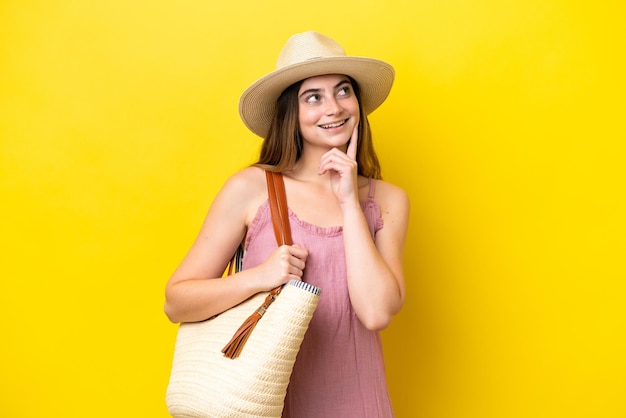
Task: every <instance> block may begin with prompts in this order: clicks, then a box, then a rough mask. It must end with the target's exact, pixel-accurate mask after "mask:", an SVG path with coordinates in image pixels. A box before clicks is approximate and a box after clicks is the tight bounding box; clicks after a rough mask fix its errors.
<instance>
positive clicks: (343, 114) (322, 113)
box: [298, 74, 359, 148]
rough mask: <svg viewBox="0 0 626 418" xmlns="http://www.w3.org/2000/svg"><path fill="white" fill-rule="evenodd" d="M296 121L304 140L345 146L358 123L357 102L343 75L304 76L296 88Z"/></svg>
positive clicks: (323, 144)
mask: <svg viewBox="0 0 626 418" xmlns="http://www.w3.org/2000/svg"><path fill="white" fill-rule="evenodd" d="M298 122H299V125H300V134H301V135H302V138H303V140H304V141H305V142H308V143H310V144H315V145H318V146H323V147H325V148H326V147H331V148H332V147H339V148H345V145H346V143H347V142H348V140H349V139H350V137H351V135H352V130H353V129H354V127H355V126H356V125H357V124H358V123H359V103H358V100H357V98H356V95H355V94H354V90H353V89H352V84H351V83H350V79H349V78H348V77H347V76H345V75H337V74H332V75H322V76H316V77H311V78H307V79H306V80H304V81H303V82H302V85H301V86H300V89H299V90H298Z"/></svg>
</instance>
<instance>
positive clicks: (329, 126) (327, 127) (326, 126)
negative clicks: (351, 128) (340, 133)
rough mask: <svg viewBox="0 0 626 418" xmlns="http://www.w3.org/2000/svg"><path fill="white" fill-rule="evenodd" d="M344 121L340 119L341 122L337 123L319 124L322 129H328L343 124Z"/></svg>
mask: <svg viewBox="0 0 626 418" xmlns="http://www.w3.org/2000/svg"><path fill="white" fill-rule="evenodd" d="M344 123H346V121H345V120H342V121H341V122H337V123H331V124H330V125H321V126H322V128H324V129H330V128H338V127H340V126H341V125H343V124H344Z"/></svg>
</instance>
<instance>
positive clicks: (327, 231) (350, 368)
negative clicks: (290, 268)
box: [243, 180, 393, 418]
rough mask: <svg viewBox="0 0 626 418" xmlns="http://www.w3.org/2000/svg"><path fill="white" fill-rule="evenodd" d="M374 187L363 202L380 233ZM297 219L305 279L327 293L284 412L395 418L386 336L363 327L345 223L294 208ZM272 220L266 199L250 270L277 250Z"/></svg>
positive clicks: (251, 241) (315, 417) (249, 242)
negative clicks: (309, 216) (302, 214)
mask: <svg viewBox="0 0 626 418" xmlns="http://www.w3.org/2000/svg"><path fill="white" fill-rule="evenodd" d="M374 185H375V182H374V181H373V180H370V190H369V197H368V199H367V200H365V201H364V202H363V203H362V208H363V212H364V214H365V217H366V219H367V223H368V225H369V228H370V231H371V233H372V236H373V237H375V235H376V232H377V231H378V230H380V229H381V228H382V227H383V221H382V218H381V216H380V207H379V206H378V203H377V202H376V201H375V200H374V192H375V188H374ZM289 219H290V224H291V233H292V238H293V242H294V243H295V244H298V245H300V246H302V247H304V248H307V249H308V250H309V256H308V258H307V262H306V268H305V271H304V278H303V280H304V281H305V282H307V283H311V284H313V285H315V286H318V287H320V288H321V289H322V293H321V295H320V299H319V304H318V306H317V310H316V311H315V314H314V315H313V319H312V320H311V324H310V325H309V329H308V331H307V333H306V335H305V337H304V341H303V342H302V346H301V348H300V352H299V353H298V358H297V360H296V364H295V366H294V370H293V374H292V375H291V380H290V383H289V388H288V389H287V396H286V398H285V408H284V410H283V417H284V418H388V417H393V410H392V408H391V401H390V398H389V393H388V391H387V384H386V379H385V368H384V361H383V352H382V344H381V338H380V334H379V333H378V332H373V331H369V330H367V329H366V328H365V327H364V326H363V325H362V324H361V322H360V321H359V320H358V318H357V317H356V314H355V313H354V310H353V309H352V305H351V303H350V298H349V295H348V286H347V279H346V265H345V253H344V249H343V245H344V244H343V233H342V227H341V226H333V227H326V228H323V227H319V226H316V225H312V224H309V223H306V222H303V221H302V220H300V219H298V217H297V216H296V214H295V213H293V212H292V211H291V210H289ZM271 222H272V221H271V217H270V210H269V203H268V202H267V201H266V202H265V203H263V204H262V205H261V206H260V207H259V209H258V211H257V214H256V216H255V218H254V220H253V221H252V223H251V225H250V228H249V230H248V234H247V237H246V243H245V247H246V254H245V256H244V259H243V268H244V269H246V268H251V267H254V266H256V265H258V264H260V263H262V262H263V261H265V260H266V259H267V257H268V256H269V254H270V253H271V252H272V251H273V250H274V249H275V248H276V245H277V244H276V239H275V238H274V231H273V229H272V223H271ZM372 297H376V295H372Z"/></svg>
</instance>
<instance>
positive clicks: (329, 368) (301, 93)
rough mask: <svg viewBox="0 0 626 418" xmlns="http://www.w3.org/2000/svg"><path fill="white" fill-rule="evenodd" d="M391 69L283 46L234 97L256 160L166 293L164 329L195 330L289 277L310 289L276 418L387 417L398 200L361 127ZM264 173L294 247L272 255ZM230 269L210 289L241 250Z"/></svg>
mask: <svg viewBox="0 0 626 418" xmlns="http://www.w3.org/2000/svg"><path fill="white" fill-rule="evenodd" d="M393 78H394V71H393V68H392V67H391V66H390V65H389V64H387V63H384V62H382V61H379V60H374V59H370V58H363V57H351V56H347V55H346V54H345V52H344V50H343V48H342V47H341V46H339V45H338V44H337V43H336V42H335V41H333V40H332V39H330V38H328V37H326V36H323V35H321V34H319V33H316V32H312V31H310V32H305V33H301V34H297V35H294V36H293V37H291V38H290V39H289V40H288V41H287V43H286V45H285V46H284V48H283V49H282V51H281V53H280V56H279V59H278V63H277V69H276V70H275V71H273V72H272V73H270V74H268V75H266V76H265V77H263V78H261V79H259V80H258V81H257V82H255V83H254V84H253V85H252V86H251V87H250V88H248V89H247V90H246V92H244V94H243V95H242V97H241V101H240V114H241V117H242V119H243V121H244V123H245V124H246V126H248V128H250V129H251V130H252V132H254V133H255V134H257V135H259V136H261V137H263V138H264V142H263V145H262V149H261V155H260V158H259V161H258V162H257V163H256V164H255V165H253V166H251V167H248V168H246V169H244V170H242V171H240V172H238V173H236V174H234V175H233V176H232V177H231V178H230V179H229V180H228V181H227V182H226V184H225V185H224V186H223V188H222V190H221V191H220V192H219V194H218V195H217V197H216V198H215V200H214V202H213V204H212V206H211V208H210V210H209V212H208V214H207V216H206V219H205V221H204V224H203V225H202V228H201V230H200V233H199V235H198V237H197V239H196V241H195V242H194V243H193V245H192V247H191V249H190V251H189V253H188V254H187V256H186V257H185V258H184V260H183V261H182V263H181V264H180V266H179V267H178V269H177V270H176V271H175V272H174V274H173V276H172V277H171V279H170V280H169V282H168V284H167V288H166V302H165V312H166V314H167V316H168V317H169V318H170V320H171V321H173V322H193V321H200V320H204V319H207V318H209V317H211V316H212V315H215V314H217V313H219V312H222V311H224V310H226V309H229V308H230V307H232V306H234V305H236V304H238V303H240V302H241V301H243V300H245V299H247V298H249V297H250V296H252V295H254V294H256V293H258V292H262V291H268V290H271V289H273V288H274V287H276V286H278V285H280V284H284V283H286V282H288V281H289V280H291V279H302V280H304V281H306V282H309V283H311V284H313V285H315V286H318V287H320V288H322V294H321V296H320V299H319V303H318V307H317V310H316V311H315V314H314V315H313V319H312V320H311V323H310V325H309V329H308V331H307V333H306V335H305V338H304V341H303V343H302V346H301V349H300V352H299V354H298V359H297V360H296V364H295V366H294V370H293V373H292V376H291V380H290V384H289V388H288V391H287V396H286V399H285V407H284V411H283V416H284V417H294V418H308V417H311V418H320V417H325V418H333V417H337V418H349V417H355V418H357V417H358V418H368V417H372V418H374V417H376V418H378V417H391V416H393V411H392V408H391V402H390V400H389V395H388V392H387V387H386V381H385V370H384V363H383V354H382V346H381V339H380V335H379V333H378V331H379V330H382V329H384V328H385V327H387V326H388V325H389V323H390V321H391V319H392V318H393V316H394V315H395V314H396V313H398V311H399V310H400V308H401V307H402V304H403V303H404V295H405V285H404V273H403V252H404V242H405V235H406V230H407V223H408V217H409V202H408V198H407V196H406V194H405V193H404V192H403V191H402V190H401V189H400V188H398V187H397V186H394V185H391V184H389V183H387V182H384V181H382V180H381V179H380V178H381V176H380V166H379V163H378V159H377V157H376V154H375V152H374V149H373V145H372V137H371V132H370V129H369V123H368V120H367V115H368V114H369V113H371V112H372V111H373V110H375V109H376V108H377V107H378V106H379V105H380V104H382V102H383V101H384V100H385V99H386V97H387V95H388V94H389V91H390V89H391V86H392V83H393ZM264 170H271V171H279V172H281V173H282V174H283V177H284V182H285V190H286V195H287V200H288V206H289V218H290V223H291V230H292V236H293V242H294V245H292V246H282V247H279V248H277V245H276V241H275V238H274V233H273V229H272V224H271V217H270V214H269V204H268V197H267V187H266V180H265V174H264ZM242 242H243V243H244V248H245V256H244V259H243V270H242V271H241V272H239V273H237V274H234V275H232V276H229V277H228V278H225V279H220V280H216V279H218V278H220V277H221V276H222V273H223V271H224V269H225V267H226V265H227V264H228V262H229V260H230V259H231V257H232V255H233V253H234V252H235V250H236V248H237V247H238V246H239V245H240V243H242Z"/></svg>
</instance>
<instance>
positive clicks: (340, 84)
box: [298, 78, 352, 99]
mask: <svg viewBox="0 0 626 418" xmlns="http://www.w3.org/2000/svg"><path fill="white" fill-rule="evenodd" d="M343 84H349V85H351V86H352V83H351V82H350V80H348V79H347V78H346V79H345V80H341V81H340V82H339V83H337V84H335V86H334V87H333V90H335V89H337V88H339V87H341V86H342V85H343ZM320 91H322V89H307V90H304V91H303V92H302V93H300V94H299V95H298V98H299V99H300V98H302V96H304V95H306V94H308V93H318V92H320Z"/></svg>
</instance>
